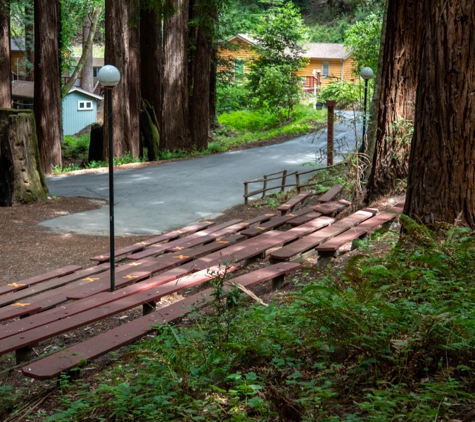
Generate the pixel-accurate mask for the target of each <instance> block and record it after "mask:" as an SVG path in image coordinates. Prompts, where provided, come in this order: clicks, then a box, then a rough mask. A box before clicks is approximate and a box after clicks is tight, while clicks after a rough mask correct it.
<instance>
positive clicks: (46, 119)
mask: <svg viewBox="0 0 475 422" xmlns="http://www.w3.org/2000/svg"><path fill="white" fill-rule="evenodd" d="M60 16H61V13H60V2H59V1H57V0H55V1H52V0H35V70H34V72H35V89H34V98H35V100H34V111H35V119H36V134H37V136H38V145H39V148H40V159H41V168H42V169H43V173H45V174H49V173H52V172H53V169H54V167H55V166H61V138H62V126H61V124H62V119H61V114H62V109H61V72H60V64H59V42H58V39H59V25H60Z"/></svg>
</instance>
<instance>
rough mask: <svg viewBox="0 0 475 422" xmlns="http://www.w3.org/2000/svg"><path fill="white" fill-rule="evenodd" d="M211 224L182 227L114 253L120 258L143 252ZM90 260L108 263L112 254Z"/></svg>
mask: <svg viewBox="0 0 475 422" xmlns="http://www.w3.org/2000/svg"><path fill="white" fill-rule="evenodd" d="M211 224H213V222H212V221H203V222H202V223H198V224H192V225H191V226H187V227H182V228H181V229H179V230H173V231H171V232H169V233H165V234H162V235H160V236H155V237H152V238H150V239H147V240H144V241H142V242H138V243H134V244H133V245H130V246H126V247H124V248H120V249H117V250H116V251H115V252H114V256H115V257H118V256H122V255H126V254H130V253H133V252H137V251H141V250H142V249H144V248H146V247H147V246H150V245H154V244H155V243H161V242H165V241H168V240H173V239H176V238H178V237H180V236H183V235H184V234H187V233H194V232H196V231H198V230H202V229H205V228H206V227H209V226H210V225H211ZM90 259H91V261H99V262H106V261H109V259H110V253H109V252H107V253H104V254H102V255H98V256H94V257H92V258H90Z"/></svg>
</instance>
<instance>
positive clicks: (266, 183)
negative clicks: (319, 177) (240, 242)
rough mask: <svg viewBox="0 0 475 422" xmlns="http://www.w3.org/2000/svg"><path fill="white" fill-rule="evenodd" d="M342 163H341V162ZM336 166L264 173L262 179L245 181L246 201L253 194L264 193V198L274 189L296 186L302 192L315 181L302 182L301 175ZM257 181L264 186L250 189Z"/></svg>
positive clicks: (274, 190)
mask: <svg viewBox="0 0 475 422" xmlns="http://www.w3.org/2000/svg"><path fill="white" fill-rule="evenodd" d="M339 164H341V163H339ZM331 167H334V166H330V167H319V168H315V169H312V170H307V171H294V172H293V173H288V172H287V170H280V171H276V172H274V173H269V174H266V175H264V176H263V177H262V178H261V179H255V180H247V181H246V182H244V203H245V204H247V203H248V202H249V198H250V197H251V196H255V195H259V194H262V198H265V197H266V196H269V195H266V192H269V191H272V193H276V191H278V192H283V191H284V190H285V189H286V188H289V189H291V188H294V189H296V190H297V193H300V191H301V190H302V189H303V188H307V187H309V186H314V185H315V182H308V181H307V183H301V177H302V176H304V175H307V174H311V173H315V174H316V173H318V172H319V171H323V170H328V169H329V168H331ZM289 179H294V180H295V181H294V182H293V183H289ZM275 180H278V181H279V182H278V183H271V182H273V181H275ZM255 183H261V184H262V188H260V189H257V190H253V191H249V185H250V184H255Z"/></svg>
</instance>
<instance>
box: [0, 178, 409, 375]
mask: <svg viewBox="0 0 475 422" xmlns="http://www.w3.org/2000/svg"><path fill="white" fill-rule="evenodd" d="M340 190H341V188H340V187H338V186H337V187H335V188H334V189H332V190H331V191H330V192H329V193H328V194H325V195H323V196H321V197H320V198H317V199H318V204H317V205H313V206H308V205H304V202H308V201H307V200H308V199H309V198H308V197H309V195H308V194H307V193H305V194H300V195H298V196H297V197H295V198H293V199H291V200H289V201H288V205H289V206H285V207H281V208H280V209H279V211H281V212H280V213H279V214H280V215H276V214H263V215H260V216H258V217H256V218H253V219H250V220H247V221H242V220H230V221H228V222H225V223H221V224H213V222H210V221H206V222H203V223H198V224H193V225H190V226H188V227H185V228H183V229H180V230H174V231H171V232H169V233H165V234H163V235H160V236H156V237H153V238H151V239H149V240H147V241H145V242H140V243H137V244H133V245H130V246H128V247H126V248H122V249H119V250H117V251H116V253H115V258H116V260H117V261H119V262H116V268H115V273H116V291H114V292H110V266H109V263H108V261H109V259H110V255H109V254H108V253H104V254H103V255H99V256H94V257H91V261H93V262H96V263H98V264H97V265H95V266H92V267H90V268H81V267H78V266H74V265H68V266H66V267H63V268H60V269H57V270H53V271H50V272H48V273H45V274H42V275H38V276H36V277H32V278H29V279H27V280H22V281H17V282H12V283H9V285H7V286H4V287H3V288H0V327H1V328H0V356H2V355H5V354H8V353H11V352H14V353H15V356H16V361H17V363H18V364H21V363H22V362H28V363H27V364H26V365H25V366H24V367H23V369H22V370H23V373H24V374H25V375H26V376H30V377H33V378H36V379H47V378H51V377H54V376H57V375H58V374H59V373H60V372H61V371H65V370H69V369H71V368H73V367H74V366H76V365H77V364H79V363H80V362H81V361H83V360H87V359H92V358H94V357H97V356H100V355H102V354H104V353H107V352H109V351H111V350H114V349H116V348H117V347H120V346H122V345H124V344H128V343H130V342H132V341H135V340H137V339H139V338H140V337H141V336H143V335H144V334H146V333H149V332H151V331H152V326H153V324H155V323H157V322H158V323H160V322H162V323H163V322H171V321H175V320H178V319H179V318H180V316H181V315H182V314H183V313H186V312H188V310H189V308H190V305H191V304H192V303H195V302H197V300H198V299H200V300H203V299H204V300H205V302H206V301H208V300H209V299H210V294H211V293H210V290H209V289H205V290H201V291H200V292H198V293H193V292H192V291H190V289H192V288H193V287H195V286H198V285H200V284H205V285H206V283H207V282H209V281H210V280H212V279H213V278H215V277H217V276H219V277H226V279H231V280H230V281H231V282H232V283H237V284H240V285H241V286H246V287H249V286H253V285H255V284H257V283H262V282H265V281H271V286H272V288H274V289H276V288H279V287H280V286H281V285H282V282H283V278H284V277H285V276H286V275H287V274H290V273H292V272H293V271H295V270H297V269H298V268H299V267H300V264H298V263H295V262H290V261H302V260H304V259H305V258H306V257H308V256H310V255H316V256H317V257H321V258H322V259H323V258H328V257H331V258H333V257H335V256H337V255H338V254H339V253H342V251H343V249H344V246H345V245H347V244H348V243H351V242H353V241H354V240H355V239H359V238H362V237H364V236H365V235H366V234H367V233H368V232H370V231H373V230H376V229H378V228H379V227H381V226H384V225H387V224H388V223H389V222H391V221H392V220H394V219H395V218H397V213H398V212H402V207H401V204H398V205H396V206H395V207H393V209H392V210H388V211H385V212H378V210H375V209H365V210H360V211H357V212H355V213H353V214H351V215H349V216H347V217H345V218H343V219H340V220H338V219H337V218H335V216H334V215H335V214H336V213H338V211H339V210H341V209H343V208H346V207H347V206H348V205H349V204H348V202H347V201H346V202H345V201H341V200H335V199H334V198H335V195H337V194H338V193H339V192H340ZM299 206H300V207H301V208H300V209H296V208H297V207H299ZM256 260H260V265H259V267H260V268H259V269H258V270H255V271H250V272H248V273H246V274H244V275H239V274H238V275H237V276H234V275H233V273H235V272H237V271H239V270H240V269H242V268H243V267H245V266H247V265H248V264H249V263H251V262H254V261H256ZM177 292H179V293H180V294H181V295H182V297H183V298H182V299H180V300H179V302H177V303H176V304H171V305H168V306H165V307H161V308H160V309H158V310H156V311H155V309H156V307H157V305H159V303H160V300H161V299H162V298H165V297H168V296H170V295H172V294H174V293H177ZM138 306H141V307H142V313H143V316H142V317H140V318H137V319H135V320H133V321H131V322H129V323H127V324H123V325H120V326H118V327H116V328H114V329H112V330H110V331H108V332H104V333H102V334H99V335H98V336H96V337H91V338H89V339H86V340H85V341H82V342H79V343H77V344H75V345H73V346H71V347H69V348H68V349H66V350H63V351H60V352H58V353H55V354H52V355H51V356H47V357H44V358H42V359H40V360H36V361H34V360H35V359H32V356H31V350H32V347H34V346H35V345H37V344H39V343H40V342H42V341H45V340H48V339H51V338H54V337H56V336H59V335H61V334H64V333H68V332H71V331H74V330H76V329H78V328H81V327H84V326H85V325H88V324H91V323H93V322H96V321H99V320H103V319H106V318H111V317H113V316H114V315H117V314H120V313H123V312H126V311H128V310H131V309H133V308H136V307H138ZM184 307H187V308H186V309H187V310H185V308H184ZM66 357H67V359H66Z"/></svg>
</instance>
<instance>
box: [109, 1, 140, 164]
mask: <svg viewBox="0 0 475 422" xmlns="http://www.w3.org/2000/svg"><path fill="white" fill-rule="evenodd" d="M105 6H106V49H105V64H111V65H113V66H115V67H117V69H118V70H119V72H120V82H119V83H118V84H117V86H116V87H115V88H113V90H112V113H113V124H112V126H113V140H114V155H115V156H121V155H123V154H124V153H125V152H127V151H130V153H131V154H132V156H133V157H139V155H140V154H141V146H140V41H139V40H140V37H139V31H140V27H139V23H138V22H136V23H135V24H134V25H131V24H130V23H131V18H132V16H133V15H134V13H135V12H136V10H137V9H136V8H137V7H139V5H138V2H137V1H135V0H106V2H105ZM107 97H108V96H107V95H106V96H105V97H104V139H105V140H106V139H109V138H108V136H109V135H108V134H109V125H108V116H107V110H108V99H107ZM108 148H109V145H108V142H104V157H107V156H108Z"/></svg>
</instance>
